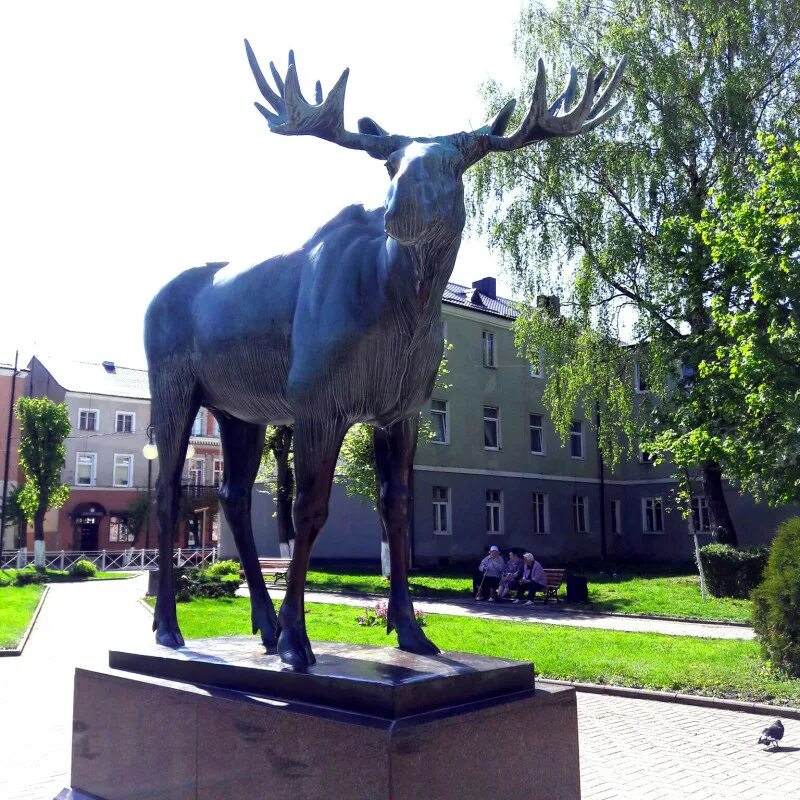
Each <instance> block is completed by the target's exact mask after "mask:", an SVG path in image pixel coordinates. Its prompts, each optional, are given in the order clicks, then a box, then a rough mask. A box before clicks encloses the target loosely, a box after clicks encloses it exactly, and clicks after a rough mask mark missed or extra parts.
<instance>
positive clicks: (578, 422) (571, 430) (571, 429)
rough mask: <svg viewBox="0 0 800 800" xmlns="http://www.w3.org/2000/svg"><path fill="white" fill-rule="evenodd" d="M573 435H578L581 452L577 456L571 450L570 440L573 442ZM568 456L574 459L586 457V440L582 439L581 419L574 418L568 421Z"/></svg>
mask: <svg viewBox="0 0 800 800" xmlns="http://www.w3.org/2000/svg"><path fill="white" fill-rule="evenodd" d="M576 425H578V426H580V427H579V430H577V431H576V430H574V428H575V426H576ZM575 436H577V437H578V441H579V442H580V451H581V454H580V455H579V456H576V455H574V454H573V452H572V442H573V437H575ZM569 457H570V458H574V459H576V460H583V459H585V458H586V442H585V441H584V436H583V420H579V419H574V420H572V422H571V423H570V426H569Z"/></svg>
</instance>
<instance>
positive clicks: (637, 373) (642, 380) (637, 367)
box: [633, 359, 647, 392]
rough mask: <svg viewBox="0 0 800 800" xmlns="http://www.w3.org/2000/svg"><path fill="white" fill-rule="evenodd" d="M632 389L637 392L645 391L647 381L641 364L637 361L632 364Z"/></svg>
mask: <svg viewBox="0 0 800 800" xmlns="http://www.w3.org/2000/svg"><path fill="white" fill-rule="evenodd" d="M633 388H634V389H635V390H636V391H637V392H646V391H647V379H646V377H645V370H644V366H643V365H642V362H641V361H639V360H638V359H637V360H636V361H634V362H633Z"/></svg>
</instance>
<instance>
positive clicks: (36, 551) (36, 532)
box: [33, 505, 47, 569]
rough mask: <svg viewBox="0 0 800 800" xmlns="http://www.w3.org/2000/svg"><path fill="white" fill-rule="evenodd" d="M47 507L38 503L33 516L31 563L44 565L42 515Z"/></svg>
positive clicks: (37, 565)
mask: <svg viewBox="0 0 800 800" xmlns="http://www.w3.org/2000/svg"><path fill="white" fill-rule="evenodd" d="M46 513H47V507H46V506H42V505H40V506H39V508H38V510H37V511H36V514H35V516H34V518H33V565H34V566H35V567H36V568H37V569H39V568H40V567H44V515H45V514H46Z"/></svg>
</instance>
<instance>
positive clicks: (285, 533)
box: [272, 425, 295, 558]
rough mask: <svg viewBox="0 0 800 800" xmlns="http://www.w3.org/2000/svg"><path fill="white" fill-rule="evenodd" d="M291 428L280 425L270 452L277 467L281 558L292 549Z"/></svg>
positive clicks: (277, 509)
mask: <svg viewBox="0 0 800 800" xmlns="http://www.w3.org/2000/svg"><path fill="white" fill-rule="evenodd" d="M292 435H293V430H292V428H291V426H290V425H281V426H280V432H279V434H278V436H276V437H275V440H274V445H273V448H272V453H273V455H274V456H275V464H276V467H277V476H276V484H277V491H276V496H275V505H276V511H275V516H276V520H277V523H278V547H279V548H280V552H281V557H282V558H291V556H292V553H293V551H294V537H295V533H294V520H293V518H292V506H293V505H294V471H293V470H292V467H291V464H290V460H289V455H290V453H291V445H292Z"/></svg>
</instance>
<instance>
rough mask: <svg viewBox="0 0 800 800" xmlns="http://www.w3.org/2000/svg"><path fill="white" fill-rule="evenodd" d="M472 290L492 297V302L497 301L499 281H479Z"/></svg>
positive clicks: (488, 279) (475, 282)
mask: <svg viewBox="0 0 800 800" xmlns="http://www.w3.org/2000/svg"><path fill="white" fill-rule="evenodd" d="M472 288H473V289H477V290H478V291H479V292H480V293H481V294H485V295H486V296H487V297H491V298H492V300H497V281H496V280H495V279H494V278H481V279H480V280H479V281H473V282H472Z"/></svg>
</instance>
